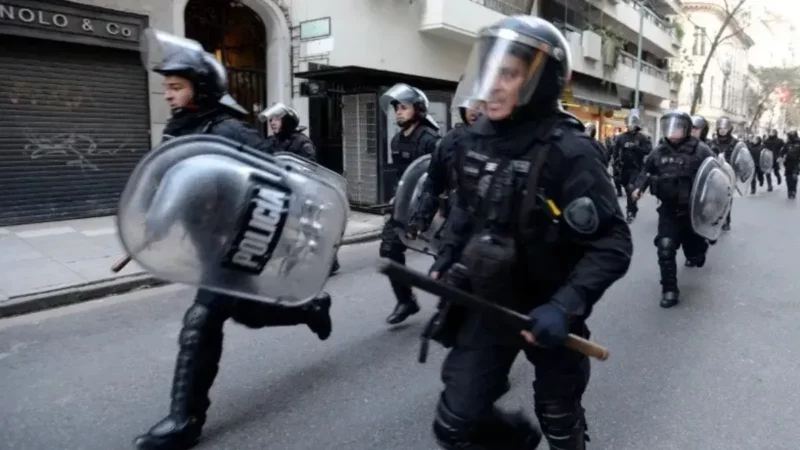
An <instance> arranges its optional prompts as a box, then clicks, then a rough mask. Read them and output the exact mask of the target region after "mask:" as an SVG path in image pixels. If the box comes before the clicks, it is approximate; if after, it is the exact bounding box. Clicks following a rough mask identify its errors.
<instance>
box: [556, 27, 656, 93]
mask: <svg viewBox="0 0 800 450" xmlns="http://www.w3.org/2000/svg"><path fill="white" fill-rule="evenodd" d="M566 37H567V42H569V46H570V51H571V52H572V68H573V70H575V71H576V72H579V73H582V74H585V75H589V76H592V77H594V78H599V79H602V80H608V81H610V82H612V83H616V84H617V85H619V86H622V87H625V88H628V89H636V56H635V55H631V54H630V53H626V52H618V54H616V55H614V54H613V53H612V51H611V50H612V49H607V48H604V47H603V43H602V39H601V37H600V36H599V35H598V34H596V33H594V32H592V31H584V32H582V33H578V32H575V31H569V30H568V31H566ZM614 57H616V67H614V65H613V64H611V63H610V61H609V58H614ZM639 89H640V90H641V91H642V92H645V93H647V94H650V95H653V96H655V97H658V98H661V99H669V98H670V82H669V74H668V72H667V71H666V70H662V69H659V68H657V67H655V66H653V65H652V64H649V63H647V62H644V61H643V62H642V73H641V76H640V78H639Z"/></svg>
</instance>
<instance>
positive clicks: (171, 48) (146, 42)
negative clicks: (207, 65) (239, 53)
mask: <svg viewBox="0 0 800 450" xmlns="http://www.w3.org/2000/svg"><path fill="white" fill-rule="evenodd" d="M139 52H140V55H141V57H142V64H143V65H144V67H145V68H146V69H147V70H157V69H159V68H160V67H161V65H162V64H163V63H164V62H165V61H168V60H169V59H171V58H175V57H176V56H179V55H181V54H196V55H197V56H198V58H199V57H201V56H200V55H202V54H203V53H205V50H203V46H202V45H200V43H199V42H197V41H194V40H191V39H186V38H183V37H180V36H176V35H174V34H169V33H166V32H164V31H161V30H156V29H155V28H147V29H146V30H144V33H142V37H141V40H140V42H139ZM215 61H216V60H215Z"/></svg>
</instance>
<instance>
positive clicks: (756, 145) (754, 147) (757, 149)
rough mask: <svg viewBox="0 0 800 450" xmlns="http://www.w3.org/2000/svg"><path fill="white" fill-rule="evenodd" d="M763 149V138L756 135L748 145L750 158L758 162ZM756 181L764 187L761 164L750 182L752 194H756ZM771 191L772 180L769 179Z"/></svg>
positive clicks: (757, 165)
mask: <svg viewBox="0 0 800 450" xmlns="http://www.w3.org/2000/svg"><path fill="white" fill-rule="evenodd" d="M762 148H763V143H762V141H761V136H759V135H755V136H753V139H751V140H750V142H748V143H747V149H748V150H750V157H752V158H753V161H758V160H759V159H760V158H761V149H762ZM756 180H758V185H759V186H764V172H763V171H762V170H761V164H758V163H757V164H756V173H755V176H754V177H753V179H752V180H751V181H750V194H755V193H756ZM768 188H769V190H770V191H772V179H771V178H770V179H769V186H768Z"/></svg>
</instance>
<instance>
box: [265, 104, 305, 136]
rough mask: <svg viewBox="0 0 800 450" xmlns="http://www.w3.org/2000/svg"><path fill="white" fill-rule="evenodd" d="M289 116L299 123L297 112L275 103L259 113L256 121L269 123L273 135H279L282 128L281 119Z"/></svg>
mask: <svg viewBox="0 0 800 450" xmlns="http://www.w3.org/2000/svg"><path fill="white" fill-rule="evenodd" d="M286 116H289V117H292V118H294V119H295V120H296V121H299V119H298V115H297V112H296V111H295V110H294V109H292V108H290V107H288V106H286V105H284V104H283V103H276V104H274V105H272V106H270V107H269V108H267V109H265V110H264V111H261V114H259V115H258V119H259V120H260V121H261V122H262V123H265V122H269V126H270V129H271V130H272V132H273V133H279V132H280V131H281V127H282V126H283V118H284V117H286Z"/></svg>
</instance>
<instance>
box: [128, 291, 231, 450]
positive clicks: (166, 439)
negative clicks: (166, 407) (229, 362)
mask: <svg viewBox="0 0 800 450" xmlns="http://www.w3.org/2000/svg"><path fill="white" fill-rule="evenodd" d="M223 323H224V322H223V321H220V320H217V319H215V318H214V317H212V315H211V311H210V310H209V309H208V308H207V307H205V306H203V305H200V304H194V305H192V306H191V307H190V308H189V310H188V311H186V315H185V316H184V319H183V329H182V330H181V333H180V336H179V338H178V345H179V349H178V358H177V362H176V363H175V376H174V378H173V381H172V404H171V406H170V413H169V415H168V416H167V417H165V418H163V419H162V420H161V421H159V422H158V423H156V424H155V425H153V427H152V428H150V431H148V432H147V433H146V434H143V435H141V436H139V437H137V438H136V439H135V440H134V445H135V446H136V448H137V449H139V450H184V449H188V448H191V447H193V446H194V445H195V444H196V442H197V439H198V438H199V437H200V432H201V430H202V428H203V424H205V421H206V411H207V410H208V407H209V406H210V405H211V401H210V400H209V398H208V391H209V389H211V385H212V384H213V383H214V378H215V377H216V376H217V371H218V369H219V359H220V357H221V356H222V325H223Z"/></svg>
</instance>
